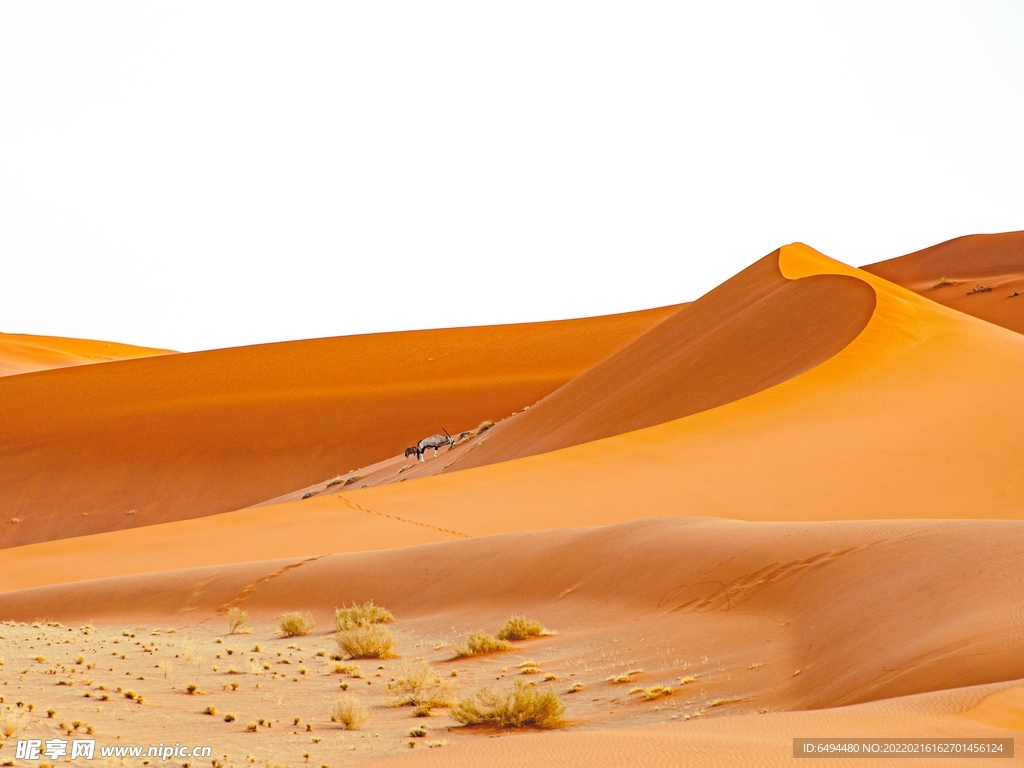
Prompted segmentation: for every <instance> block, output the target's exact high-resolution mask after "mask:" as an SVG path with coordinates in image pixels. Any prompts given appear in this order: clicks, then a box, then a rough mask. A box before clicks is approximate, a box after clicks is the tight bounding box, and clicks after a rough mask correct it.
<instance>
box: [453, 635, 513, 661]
mask: <svg viewBox="0 0 1024 768" xmlns="http://www.w3.org/2000/svg"><path fill="white" fill-rule="evenodd" d="M511 647H512V644H511V643H510V642H509V641H508V640H499V639H498V638H496V637H495V636H494V635H488V634H487V633H486V632H483V631H478V632H474V633H473V634H471V635H470V636H469V638H468V639H467V640H466V642H464V643H458V644H457V645H456V646H455V648H454V650H455V658H456V659H464V658H468V657H470V656H483V655H485V654H488V653H498V652H500V651H507V650H508V649H509V648H511Z"/></svg>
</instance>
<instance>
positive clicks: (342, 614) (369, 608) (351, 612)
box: [334, 600, 395, 632]
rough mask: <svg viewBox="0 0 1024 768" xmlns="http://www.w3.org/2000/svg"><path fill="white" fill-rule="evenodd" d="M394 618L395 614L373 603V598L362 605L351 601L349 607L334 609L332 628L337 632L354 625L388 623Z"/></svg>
mask: <svg viewBox="0 0 1024 768" xmlns="http://www.w3.org/2000/svg"><path fill="white" fill-rule="evenodd" d="M394 620H395V616H394V614H392V613H391V611H389V610H388V609H387V608H384V607H382V606H379V605H374V604H373V600H370V601H368V602H365V603H363V604H362V605H356V604H355V603H353V604H352V607H351V608H335V609H334V628H335V629H336V630H337V631H338V632H343V631H345V630H348V629H355V628H356V627H367V626H369V625H370V624H390V623H391V622H392V621H394Z"/></svg>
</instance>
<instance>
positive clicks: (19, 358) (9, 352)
mask: <svg viewBox="0 0 1024 768" xmlns="http://www.w3.org/2000/svg"><path fill="white" fill-rule="evenodd" d="M170 354H173V353H172V352H171V351H170V350H166V349H149V348H147V347H133V346H132V345H130V344H117V343H115V342H112V341H90V340H88V339H65V338H62V337H59V336H30V335H28V334H23V333H0V376H11V375H14V374H18V373H32V372H33V371H46V370H49V369H51V368H68V367H70V366H73V365H89V364H91V363H107V362H111V361H113V360H134V359H135V358H138V357H153V356H155V355H170Z"/></svg>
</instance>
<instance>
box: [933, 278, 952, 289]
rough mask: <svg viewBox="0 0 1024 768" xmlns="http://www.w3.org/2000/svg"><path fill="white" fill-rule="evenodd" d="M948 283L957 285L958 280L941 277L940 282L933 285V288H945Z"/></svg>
mask: <svg viewBox="0 0 1024 768" xmlns="http://www.w3.org/2000/svg"><path fill="white" fill-rule="evenodd" d="M947 285H956V280H950V279H949V278H948V277H940V278H939V282H937V283H936V284H935V285H933V286H932V288H944V287H945V286H947Z"/></svg>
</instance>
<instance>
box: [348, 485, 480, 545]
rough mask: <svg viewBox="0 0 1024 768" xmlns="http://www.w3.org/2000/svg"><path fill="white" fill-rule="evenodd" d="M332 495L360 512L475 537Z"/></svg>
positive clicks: (464, 536) (452, 533)
mask: <svg viewBox="0 0 1024 768" xmlns="http://www.w3.org/2000/svg"><path fill="white" fill-rule="evenodd" d="M331 495H332V496H335V497H336V498H338V499H340V500H341V501H343V502H344V503H345V504H347V505H348V506H349V507H351V508H352V509H354V510H357V511H359V512H365V513H366V514H368V515H377V516H378V517H386V518H388V519H389V520H397V521H398V522H400V523H409V524H410V525H418V526H420V527H421V528H430V529H432V530H435V531H441V532H442V533H450V534H451V535H452V536H461V537H462V538H464V539H471V538H473V537H472V536H470V535H469V534H468V533H461V532H459V531H452V530H449V529H448V528H441V527H439V526H436V525H430V524H429V523H421V522H418V521H416V520H408V519H406V518H404V517H398V516H397V515H388V514H385V513H383V512H374V511H373V510H372V509H367V508H366V507H362V506H360V505H358V504H356V503H355V502H354V501H351V500H349V499H346V498H345V497H344V496H342V495H341V494H340V493H334V494H331Z"/></svg>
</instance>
